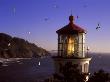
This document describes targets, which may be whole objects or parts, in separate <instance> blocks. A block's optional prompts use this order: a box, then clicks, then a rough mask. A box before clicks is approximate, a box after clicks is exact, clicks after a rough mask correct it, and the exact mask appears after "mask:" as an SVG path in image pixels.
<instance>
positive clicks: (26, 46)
mask: <svg viewBox="0 0 110 82" xmlns="http://www.w3.org/2000/svg"><path fill="white" fill-rule="evenodd" d="M45 54H48V52H47V51H46V50H45V49H43V48H41V47H38V46H37V45H35V44H34V43H29V42H28V41H25V40H24V39H21V38H18V37H11V36H10V35H8V34H5V33H0V58H13V57H14V58H15V57H23V58H27V57H33V56H34V57H39V56H42V55H45Z"/></svg>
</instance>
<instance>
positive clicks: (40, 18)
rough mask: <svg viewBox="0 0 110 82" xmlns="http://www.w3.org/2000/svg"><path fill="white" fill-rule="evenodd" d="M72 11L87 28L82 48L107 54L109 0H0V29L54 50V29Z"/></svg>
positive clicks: (108, 45) (109, 51) (108, 47)
mask: <svg viewBox="0 0 110 82" xmlns="http://www.w3.org/2000/svg"><path fill="white" fill-rule="evenodd" d="M71 13H72V15H73V16H74V18H75V20H74V22H75V24H77V25H79V26H81V27H82V28H84V29H85V30H86V31H87V34H86V43H85V47H87V46H89V47H90V51H91V52H105V53H110V43H109V42H110V37H109V35H110V23H109V21H110V0H0V32H2V33H7V34H9V35H11V36H13V37H19V38H23V39H25V40H28V41H29V42H32V43H35V44H36V45H38V46H39V47H43V48H45V49H47V50H49V51H51V50H57V34H56V30H58V29H60V28H62V27H63V26H65V25H67V24H68V23H69V20H68V17H69V16H70V15H71ZM77 16H78V18H77ZM98 24H99V25H100V27H101V28H99V29H98V30H96V27H97V25H98Z"/></svg>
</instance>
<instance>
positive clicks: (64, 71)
mask: <svg viewBox="0 0 110 82" xmlns="http://www.w3.org/2000/svg"><path fill="white" fill-rule="evenodd" d="M54 77H55V78H57V79H58V80H60V82H85V81H84V80H85V75H84V74H82V73H81V72H80V71H79V69H78V65H77V64H72V63H71V62H67V63H66V64H65V65H64V66H63V67H62V68H61V74H60V75H58V74H56V75H54Z"/></svg>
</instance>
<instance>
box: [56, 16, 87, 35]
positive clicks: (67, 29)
mask: <svg viewBox="0 0 110 82" xmlns="http://www.w3.org/2000/svg"><path fill="white" fill-rule="evenodd" d="M69 20H70V23H69V24H68V25H66V26H64V27H63V28H61V29H59V30H57V31H56V33H58V34H74V33H85V30H84V29H83V28H81V27H79V26H77V25H75V24H74V23H73V16H70V17H69Z"/></svg>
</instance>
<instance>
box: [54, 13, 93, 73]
mask: <svg viewBox="0 0 110 82" xmlns="http://www.w3.org/2000/svg"><path fill="white" fill-rule="evenodd" d="M69 21H70V22H69V24H68V25H66V26H64V27H63V28H61V29H59V30H57V31H56V33H57V34H58V56H56V57H53V59H54V63H55V72H56V73H60V66H61V65H65V64H66V63H67V62H71V63H72V64H78V68H79V69H80V70H81V72H82V73H87V74H88V73H89V61H90V60H91V58H89V57H87V56H86V54H85V49H84V48H85V47H84V46H85V34H86V33H85V30H84V29H82V28H81V27H79V26H77V25H76V24H74V17H73V16H72V15H71V16H69Z"/></svg>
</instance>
